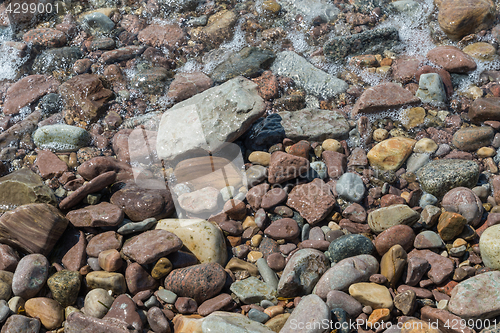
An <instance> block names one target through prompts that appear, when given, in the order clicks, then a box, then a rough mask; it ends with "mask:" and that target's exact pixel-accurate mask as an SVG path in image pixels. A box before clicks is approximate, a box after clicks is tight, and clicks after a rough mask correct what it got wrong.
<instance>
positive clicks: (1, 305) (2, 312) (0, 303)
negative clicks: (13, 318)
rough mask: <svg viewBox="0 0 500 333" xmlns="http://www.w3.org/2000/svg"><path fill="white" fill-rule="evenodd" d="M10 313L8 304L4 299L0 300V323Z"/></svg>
mask: <svg viewBox="0 0 500 333" xmlns="http://www.w3.org/2000/svg"><path fill="white" fill-rule="evenodd" d="M9 315H10V308H9V305H8V304H7V302H6V301H5V300H0V323H3V322H4V321H5V320H6V319H7V317H8V316H9Z"/></svg>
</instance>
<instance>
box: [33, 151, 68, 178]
mask: <svg viewBox="0 0 500 333" xmlns="http://www.w3.org/2000/svg"><path fill="white" fill-rule="evenodd" d="M35 167H36V168H37V169H38V172H39V173H40V176H42V178H53V177H59V176H61V175H62V174H63V173H64V172H66V171H68V165H67V164H66V163H65V162H63V161H62V160H61V159H59V157H57V155H56V154H54V153H53V152H51V151H49V150H40V151H39V152H38V155H37V157H36V161H35Z"/></svg>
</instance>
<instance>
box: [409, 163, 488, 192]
mask: <svg viewBox="0 0 500 333" xmlns="http://www.w3.org/2000/svg"><path fill="white" fill-rule="evenodd" d="M417 176H418V179H419V181H420V186H421V187H422V189H423V190H424V191H426V192H428V193H430V194H432V195H435V196H437V197H441V196H443V195H444V194H445V193H446V192H448V191H449V190H451V189H453V188H455V187H468V188H472V187H474V186H475V185H476V183H477V180H478V178H479V166H478V165H477V163H475V162H473V161H467V160H456V159H442V160H435V161H431V162H429V163H428V164H426V165H425V166H423V167H422V168H421V169H420V170H418V172H417Z"/></svg>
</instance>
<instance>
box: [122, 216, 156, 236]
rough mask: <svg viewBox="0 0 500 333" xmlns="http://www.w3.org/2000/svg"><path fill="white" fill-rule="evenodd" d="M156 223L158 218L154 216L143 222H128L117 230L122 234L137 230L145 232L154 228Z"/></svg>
mask: <svg viewBox="0 0 500 333" xmlns="http://www.w3.org/2000/svg"><path fill="white" fill-rule="evenodd" d="M155 225H156V219H155V218H154V217H150V218H148V219H145V220H144V221H141V222H131V221H129V222H127V223H125V224H122V226H121V227H119V228H118V230H117V231H116V232H117V233H119V234H120V235H129V234H133V233H137V232H143V231H146V230H149V229H151V228H153V227H154V226H155Z"/></svg>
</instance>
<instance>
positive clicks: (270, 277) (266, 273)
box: [256, 258, 278, 289]
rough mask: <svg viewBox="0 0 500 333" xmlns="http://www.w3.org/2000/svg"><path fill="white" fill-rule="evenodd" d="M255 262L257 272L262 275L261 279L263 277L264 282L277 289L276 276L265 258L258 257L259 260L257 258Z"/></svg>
mask: <svg viewBox="0 0 500 333" xmlns="http://www.w3.org/2000/svg"><path fill="white" fill-rule="evenodd" d="M256 264H257V268H258V269H259V273H260V275H261V276H262V279H264V282H266V283H267V284H268V285H269V286H270V287H272V288H273V289H277V288H278V276H277V275H276V273H275V272H274V271H273V270H272V269H271V268H270V267H269V265H268V264H267V261H266V259H264V258H260V259H259V260H257V263H256Z"/></svg>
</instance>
